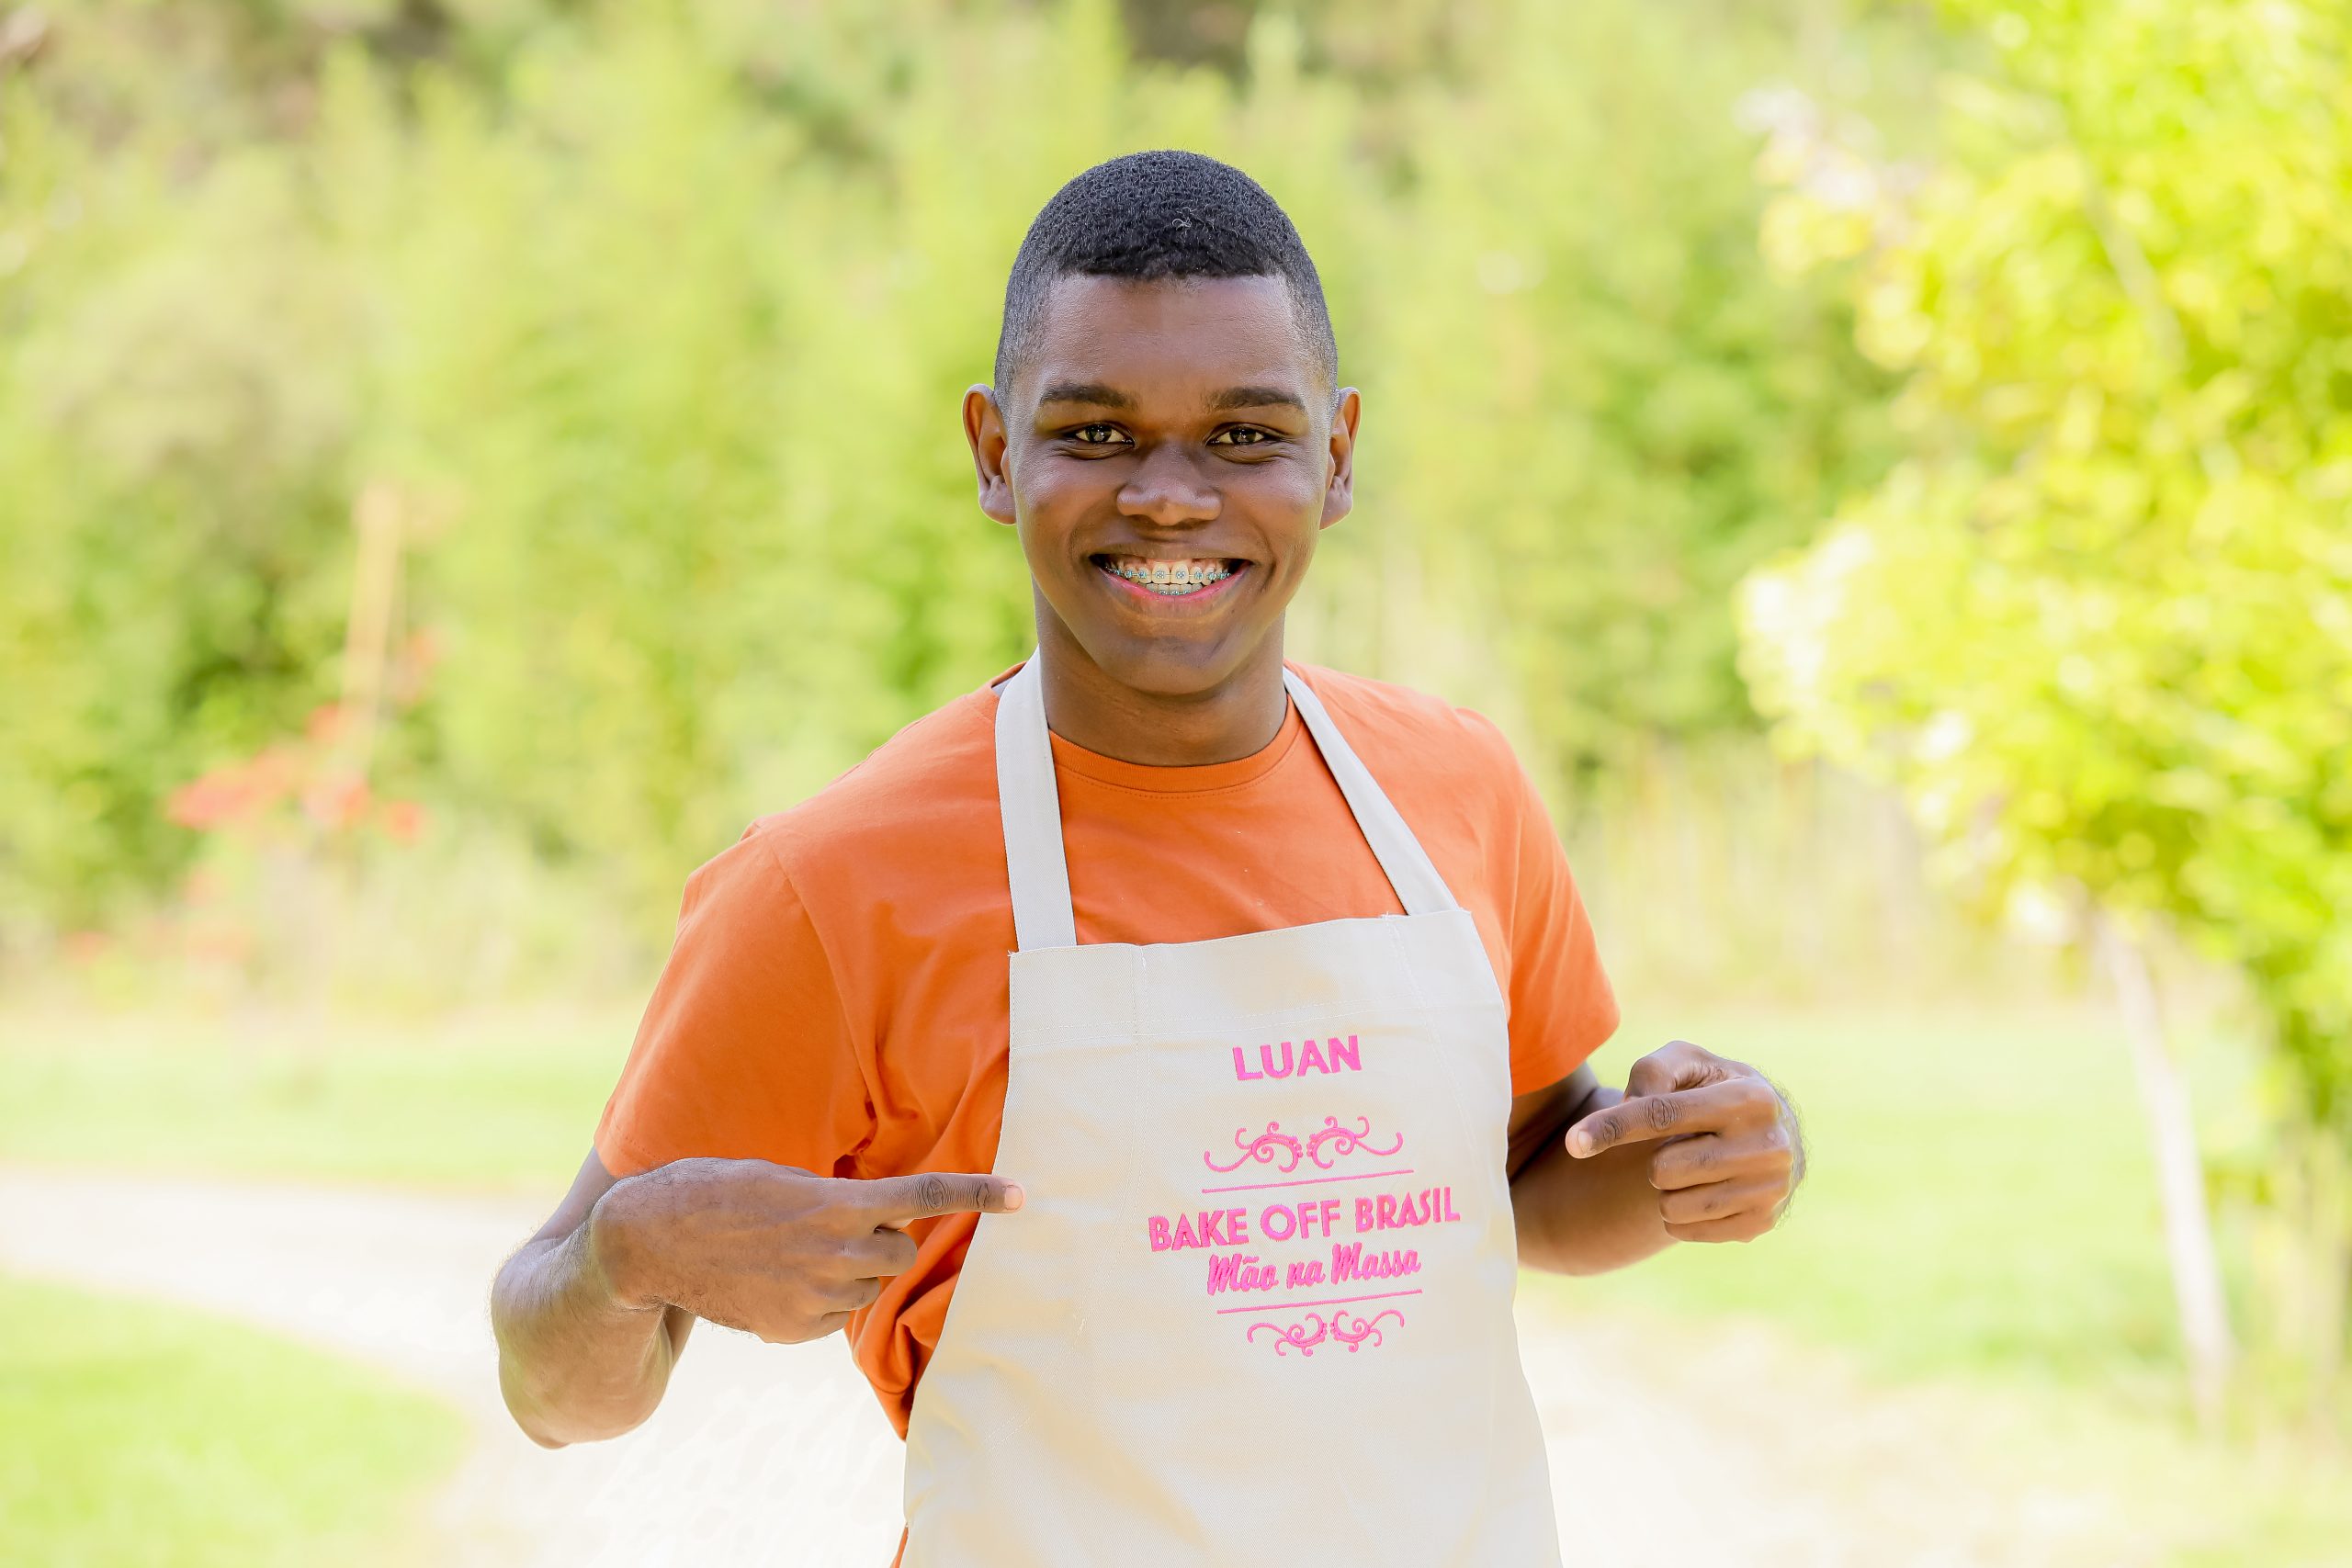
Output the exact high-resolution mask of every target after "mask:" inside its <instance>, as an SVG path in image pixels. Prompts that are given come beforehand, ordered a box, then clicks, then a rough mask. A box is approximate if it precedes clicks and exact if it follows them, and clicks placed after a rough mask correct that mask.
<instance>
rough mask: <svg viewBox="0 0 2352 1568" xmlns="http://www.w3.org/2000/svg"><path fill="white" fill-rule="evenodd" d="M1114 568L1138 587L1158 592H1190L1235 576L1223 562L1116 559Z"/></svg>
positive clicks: (1112, 568)
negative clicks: (1145, 561) (1147, 561)
mask: <svg viewBox="0 0 2352 1568" xmlns="http://www.w3.org/2000/svg"><path fill="white" fill-rule="evenodd" d="M1111 570H1112V571H1113V572H1114V573H1116V574H1117V575H1118V576H1120V577H1124V578H1125V579H1126V580H1127V581H1129V582H1132V583H1135V584H1136V585H1137V586H1138V587H1142V588H1148V589H1150V590H1151V591H1152V592H1155V593H1170V594H1174V593H1189V592H1192V591H1193V589H1195V588H1204V587H1206V586H1207V585H1208V584H1210V583H1212V582H1222V581H1225V580H1226V579H1227V578H1228V577H1230V576H1232V575H1233V574H1232V572H1231V571H1229V570H1227V568H1226V566H1225V564H1224V563H1223V562H1222V561H1214V562H1204V561H1164V560H1162V561H1153V562H1151V563H1150V564H1149V565H1148V566H1147V565H1146V564H1144V563H1143V562H1141V561H1124V560H1123V561H1114V563H1113V564H1112V567H1111Z"/></svg>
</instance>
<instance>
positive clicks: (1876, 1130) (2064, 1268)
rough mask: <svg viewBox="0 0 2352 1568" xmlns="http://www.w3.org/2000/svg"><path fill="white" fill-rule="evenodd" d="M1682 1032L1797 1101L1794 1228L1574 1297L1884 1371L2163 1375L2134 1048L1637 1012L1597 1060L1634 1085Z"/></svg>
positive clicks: (1928, 1028) (1647, 1268) (2016, 1029)
mask: <svg viewBox="0 0 2352 1568" xmlns="http://www.w3.org/2000/svg"><path fill="white" fill-rule="evenodd" d="M1676 1036H1679V1037H1681V1038H1684V1039H1688V1040H1691V1041H1694V1042H1696V1043H1699V1044H1702V1045H1704V1046H1706V1047H1707V1048H1708V1049H1710V1050H1713V1051H1715V1052H1718V1053H1720V1054H1722V1055H1726V1056H1733V1057H1736V1058H1738V1059H1740V1060H1742V1061H1747V1062H1750V1063H1752V1064H1754V1065H1755V1066H1757V1067H1758V1068H1760V1069H1761V1070H1762V1071H1764V1072H1765V1073H1767V1074H1769V1075H1770V1076H1771V1077H1772V1078H1773V1080H1774V1081H1775V1082H1777V1083H1779V1084H1780V1085H1781V1087H1782V1088H1783V1089H1786V1090H1787V1091H1788V1093H1789V1095H1790V1097H1791V1099H1792V1100H1794V1102H1795V1104H1796V1106H1797V1111H1798V1114H1799V1117H1800V1119H1801V1120H1802V1122H1803V1123H1804V1136H1805V1145H1806V1150H1807V1156H1808V1169H1807V1173H1806V1177H1805V1180H1804V1185H1803V1186H1802V1187H1801V1188H1800V1190H1799V1191H1798V1193H1797V1197H1796V1200H1795V1201H1794V1202H1793V1203H1792V1206H1791V1208H1790V1211H1789V1213H1788V1214H1787V1215H1786V1216H1785V1217H1784V1218H1783V1220H1782V1222H1781V1227H1780V1228H1779V1229H1778V1230H1776V1231H1774V1232H1773V1233H1772V1234H1771V1235H1768V1236H1765V1237H1763V1238H1761V1239H1760V1240H1758V1241H1756V1242H1753V1243H1749V1244H1745V1245H1742V1244H1724V1245H1693V1244H1682V1245H1677V1246H1675V1247H1669V1248H1668V1250H1667V1251H1666V1252H1665V1253H1663V1254H1661V1255H1659V1256H1658V1257H1657V1258H1650V1259H1648V1260H1646V1261H1645V1262H1644V1263H1643V1264H1642V1265H1641V1266H1640V1267H1639V1268H1635V1269H1625V1270H1623V1271H1621V1272H1618V1273H1615V1274H1611V1275H1604V1276H1601V1277H1600V1278H1597V1279H1592V1280H1576V1281H1573V1282H1571V1283H1570V1284H1569V1285H1567V1286H1566V1287H1565V1288H1564V1289H1565V1291H1566V1293H1570V1294H1573V1295H1575V1296H1577V1298H1579V1299H1582V1300H1586V1301H1589V1302H1592V1303H1597V1304H1606V1305H1611V1306H1622V1307H1627V1308H1633V1309H1639V1310H1660V1309H1663V1310H1679V1311H1686V1312H1692V1313H1705V1314H1720V1313H1749V1314H1757V1315H1758V1316H1763V1317H1768V1318H1770V1319H1771V1320H1773V1321H1774V1322H1776V1323H1777V1324H1779V1325H1781V1326H1783V1327H1786V1328H1790V1329H1792V1330H1794V1331H1796V1332H1797V1333H1798V1334H1799V1335H1800V1336H1801V1337H1804V1338H1807V1339H1810V1340H1813V1341H1815V1342H1817V1343H1820V1344H1824V1345H1834V1346H1837V1347H1839V1348H1843V1349H1847V1350H1849V1351H1852V1352H1855V1353H1856V1354H1858V1355H1860V1357H1861V1358H1862V1359H1863V1360H1864V1361H1865V1363H1866V1364H1867V1365H1868V1366H1869V1368H1870V1369H1871V1370H1872V1371H1876V1372H1880V1373H1883V1374H1886V1375H1890V1376H1913V1375H1919V1374H1923V1373H1934V1372H1946V1371H1994V1370H1998V1371H2011V1372H2018V1373H2022V1374H2024V1375H2026V1376H2029V1377H2031V1378H2033V1379H2035V1380H2036V1381H2052V1382H2098V1383H2100V1384H2104V1385H2109V1386H2112V1385H2114V1384H2116V1383H2117V1382H2128V1383H2142V1382H2146V1381H2147V1380H2150V1379H2160V1380H2162V1379H2169V1377H2170V1375H2171V1368H2172V1366H2173V1358H2174V1356H2175V1335H2174V1327H2173V1320H2172V1294H2171V1284H2170V1280H2169V1276H2168V1274H2167V1273H2166V1270H2165V1254H2164V1240H2163V1232H2162V1228H2161V1221H2160V1216H2159V1213H2158V1211H2157V1206H2156V1186H2155V1179H2154V1170H2153V1165H2152V1161H2151V1157H2150V1155H2149V1152H2148V1145H2147V1138H2146V1134H2145V1131H2144V1128H2143V1122H2142V1120H2141V1112H2140V1102H2139V1096H2138V1090H2137V1089H2136V1088H2135V1087H2134V1085H2133V1083H2132V1080H2131V1070H2130V1063H2129V1060H2128V1058H2127V1057H2126V1055H2125V1052H2124V1045H2123V1043H2122V1041H2121V1040H2120V1038H2118V1037H2117V1036H2116V1035H2115V1034H2114V1032H2112V1031H2111V1029H2109V1028H2108V1027H2106V1026H2105V1025H2104V1024H2103V1023H2102V1022H2100V1021H2097V1020H2096V1019H2086V1018H2084V1017H2081V1016H2075V1015H2068V1014H2065V1013H2056V1012H2053V1013H2045V1014H2041V1015H2039V1016H2037V1015H2035V1014H2032V1013H2025V1012H2003V1013H1997V1014H1986V1015H1985V1016H1982V1017H1968V1016H1955V1015H1952V1014H1950V1013H1945V1014H1940V1015H1939V1014H1937V1013H1934V1012H1928V1011H1922V1012H1920V1013H1917V1014H1909V1015H1906V1014H1905V1013H1904V1012H1901V1011H1898V1010H1884V1011H1881V1010H1873V1011H1872V1012H1871V1013H1868V1014H1852V1015H1840V1014H1837V1013H1815V1014H1808V1015H1789V1014H1776V1013H1771V1012H1762V1013H1753V1014H1748V1015H1746V1016H1720V1017H1710V1016H1705V1015H1699V1016H1692V1017H1688V1018H1684V1019H1679V1020H1676V1021H1673V1024H1672V1027H1671V1028H1668V1027H1665V1026H1663V1025H1660V1024H1657V1023H1654V1022H1652V1021H1650V1020H1647V1019H1643V1018H1630V1017H1629V1019H1628V1020H1627V1024H1626V1027H1625V1028H1624V1029H1623V1031H1621V1032H1620V1034H1619V1036H1618V1039H1617V1041H1616V1042H1614V1043H1611V1045H1609V1046H1608V1047H1606V1048H1605V1049H1604V1050H1603V1052H1602V1053H1601V1055H1600V1057H1599V1058H1598V1059H1597V1061H1596V1068H1597V1070H1598V1071H1599V1072H1600V1076H1601V1077H1602V1079H1603V1081H1604V1082H1610V1083H1615V1084H1620V1085H1622V1084H1623V1082H1624V1077H1625V1072H1626V1069H1627V1068H1628V1067H1630V1066H1632V1064H1633V1062H1634V1060H1635V1059H1636V1058H1637V1057H1639V1056H1640V1055H1643V1054H1644V1053H1645V1052H1647V1051H1650V1050H1654V1049H1656V1048H1657V1046H1658V1045H1659V1044H1661V1043H1664V1042H1665V1041H1666V1040H1668V1039H1669V1038H1673V1037H1676Z"/></svg>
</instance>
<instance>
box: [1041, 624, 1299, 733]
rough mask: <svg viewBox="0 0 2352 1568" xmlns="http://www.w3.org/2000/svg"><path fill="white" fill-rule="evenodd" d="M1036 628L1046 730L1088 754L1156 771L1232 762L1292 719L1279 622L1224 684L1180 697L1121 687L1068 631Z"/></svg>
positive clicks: (1065, 629)
mask: <svg viewBox="0 0 2352 1568" xmlns="http://www.w3.org/2000/svg"><path fill="white" fill-rule="evenodd" d="M1040 629H1041V632H1042V633H1043V635H1042V636H1041V638H1040V646H1041V650H1042V655H1043V658H1044V660H1045V681H1046V727H1047V728H1050V729H1052V731H1053V732H1054V733H1055V734H1057V735H1058V736H1060V737H1061V738H1062V739H1065V740H1068V741H1069V742H1070V743H1071V744H1073V745H1076V746H1083V747H1084V748H1086V750H1089V751H1094V752H1099V753H1100V754H1102V755H1103V756H1105V757H1114V758H1116V759H1118V760H1119V761H1123V762H1136V763H1140V764H1142V765H1143V766H1146V767H1154V768H1188V767H1201V766H1205V765H1206V764H1209V763H1212V762H1231V761H1238V760H1239V759H1240V758H1243V757H1248V756H1251V755H1253V754H1255V753H1256V752H1259V751H1262V750H1265V749H1266V747H1268V746H1269V745H1271V744H1272V742H1273V739H1274V737H1275V736H1276V735H1278V734H1280V733H1281V732H1282V727H1283V719H1284V717H1286V716H1288V714H1289V711H1290V697H1289V694H1287V693H1285V692H1284V691H1283V640H1282V626H1281V624H1280V623H1279V622H1277V623H1276V624H1275V626H1274V627H1273V628H1272V631H1271V632H1270V633H1268V635H1267V637H1266V639H1265V641H1264V642H1263V643H1261V645H1260V646H1259V648H1258V649H1256V650H1255V651H1253V652H1252V653H1251V654H1250V657H1249V658H1248V659H1247V660H1243V662H1242V664H1241V665H1240V667H1239V668H1238V669H1237V670H1235V671H1233V673H1232V674H1230V675H1228V676H1227V677H1226V679H1225V680H1224V681H1222V682H1219V683H1218V684H1217V685H1216V686H1214V687H1212V688H1210V689H1209V690H1207V691H1204V692H1197V693H1188V694H1183V695H1181V696H1167V695H1162V694H1159V693H1155V692H1143V691H1137V690H1136V688H1134V687H1133V686H1128V685H1125V684H1122V683H1121V682H1117V681H1115V680H1114V679H1112V678H1111V676H1109V675H1108V674H1106V673H1104V672H1103V670H1102V668H1101V667H1100V666H1098V665H1097V664H1096V663H1095V662H1094V661H1093V660H1091V659H1090V658H1089V657H1087V654H1086V651H1085V649H1081V648H1080V647H1079V645H1078V641H1077V639H1076V638H1074V637H1071V636H1070V635H1069V630H1068V629H1067V628H1066V627H1063V626H1053V627H1051V628H1050V629H1046V628H1040Z"/></svg>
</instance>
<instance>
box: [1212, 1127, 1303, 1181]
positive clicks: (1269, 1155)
mask: <svg viewBox="0 0 2352 1568" xmlns="http://www.w3.org/2000/svg"><path fill="white" fill-rule="evenodd" d="M1233 1145H1234V1147H1236V1148H1238V1149H1239V1150H1240V1151H1241V1157H1240V1158H1239V1159H1237V1160H1235V1161H1234V1162H1233V1163H1232V1164H1231V1165H1219V1164H1217V1163H1216V1160H1214V1159H1212V1158H1210V1157H1209V1156H1208V1154H1207V1153H1206V1152H1205V1151H1204V1153H1203V1154H1202V1155H1201V1162H1202V1163H1203V1164H1204V1165H1206V1166H1207V1167H1208V1168H1210V1169H1211V1170H1214V1171H1216V1172H1217V1173H1218V1174H1219V1175H1223V1174H1224V1173H1225V1172H1227V1171H1232V1170H1239V1169H1240V1168H1242V1167H1243V1166H1245V1165H1248V1164H1249V1163H1250V1161H1251V1160H1256V1161H1257V1162H1258V1163H1259V1164H1260V1165H1272V1164H1273V1163H1274V1161H1275V1160H1277V1159H1283V1158H1287V1159H1288V1161H1289V1163H1288V1164H1286V1165H1284V1166H1283V1168H1282V1169H1283V1174H1284V1175H1285V1176H1287V1175H1288V1174H1290V1172H1292V1171H1294V1170H1296V1169H1297V1168H1298V1161H1299V1156H1300V1154H1301V1153H1302V1152H1303V1151H1302V1150H1301V1149H1300V1147H1299V1143H1298V1140H1297V1139H1296V1138H1294V1137H1292V1136H1291V1135H1290V1134H1288V1133H1285V1132H1283V1124H1282V1123H1281V1122H1267V1123H1266V1130H1265V1131H1264V1132H1262V1133H1261V1134H1258V1135H1257V1136H1256V1137H1254V1138H1253V1137H1251V1136H1250V1129H1249V1128H1247V1127H1242V1128H1239V1129H1237V1130H1236V1131H1235V1133H1234V1134H1233Z"/></svg>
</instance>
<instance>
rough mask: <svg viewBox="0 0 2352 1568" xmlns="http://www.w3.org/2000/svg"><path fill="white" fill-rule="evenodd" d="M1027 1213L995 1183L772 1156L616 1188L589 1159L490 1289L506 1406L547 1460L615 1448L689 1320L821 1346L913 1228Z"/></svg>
mask: <svg viewBox="0 0 2352 1568" xmlns="http://www.w3.org/2000/svg"><path fill="white" fill-rule="evenodd" d="M1021 1201H1022V1194H1021V1188H1020V1185H1019V1184H1018V1183H1017V1182H1013V1181H1011V1180H1008V1179H1005V1178H1004V1177H1001V1176H996V1175H975V1174H969V1173H950V1172H944V1171H921V1172H915V1173H912V1174H910V1175H906V1176H890V1177H884V1178H882V1179H878V1180H872V1181H865V1180H852V1179H846V1178H841V1177H831V1176H819V1175H817V1174H816V1173H815V1172H814V1171H810V1170H804V1169H802V1168H799V1167H798V1166H789V1165H776V1164H774V1163H772V1162H770V1161H767V1160H763V1159H711V1158H699V1157H696V1158H688V1159H675V1160H672V1161H671V1162H670V1163H669V1164H667V1165H660V1166H655V1167H654V1168H652V1169H650V1170H646V1171H640V1172H639V1173H638V1174H637V1175H634V1176H627V1177H622V1178H620V1179H614V1177H613V1176H612V1175H611V1173H610V1172H609V1171H608V1170H607V1169H606V1168H605V1163H604V1161H603V1159H602V1158H601V1157H599V1156H597V1154H596V1153H595V1152H594V1150H593V1149H592V1150H591V1151H590V1152H589V1155H588V1158H587V1159H586V1161H585V1162H583V1163H582V1166H581V1168H580V1174H579V1176H578V1177H577V1178H575V1179H574V1180H573V1181H572V1184H571V1193H570V1194H569V1195H568V1196H566V1197H565V1199H564V1201H563V1203H562V1205H561V1206H560V1207H559V1208H558V1209H557V1210H556V1212H555V1214H554V1216H553V1217H552V1218H550V1219H549V1220H548V1223H547V1224H545V1225H543V1226H542V1227H540V1230H539V1234H538V1235H536V1236H533V1237H532V1238H531V1239H530V1240H529V1241H528V1242H526V1243H525V1244H524V1246H523V1247H522V1249H521V1250H520V1251H518V1252H516V1253H515V1256H514V1257H512V1258H508V1259H507V1260H506V1264H505V1266H504V1267H503V1268H502V1269H500V1270H499V1271H498V1280H497V1282H496V1283H495V1284H494V1285H492V1288H491V1298H490V1316H491V1325H492V1330H493V1332H495V1333H496V1335H497V1337H498V1384H499V1388H500V1390H501V1392H503V1393H504V1394H505V1396H506V1408H507V1409H508V1410H509V1411H510V1412H512V1413H513V1415H514V1416H515V1424H516V1425H518V1426H520V1427H522V1428H523V1430H524V1431H525V1432H526V1434H528V1436H529V1437H530V1438H531V1440H532V1441H534V1442H536V1443H538V1444H540V1445H541V1446H543V1447H546V1448H560V1447H562V1446H563V1445H564V1444H566V1443H579V1442H592V1441H594V1440H595V1439H597V1438H613V1437H618V1436H619V1435H620V1434H621V1433H623V1432H626V1431H628V1430H629V1429H630V1428H631V1427H635V1426H637V1425H638V1424H639V1422H641V1421H643V1420H644V1419H645V1418H646V1417H647V1416H650V1415H652V1414H653V1408H654V1406H655V1405H657V1404H661V1402H662V1391H663V1390H664V1389H666V1388H667V1387H668V1386H669V1383H670V1371H671V1369H672V1368H673V1367H674V1366H675V1365H676V1364H677V1359H678V1353H679V1351H680V1350H681V1349H683V1348H684V1346H685V1342H686V1330H687V1326H688V1325H690V1324H692V1323H693V1321H694V1320H695V1318H697V1317H707V1318H708V1319H710V1320H711V1321H712V1322H713V1323H718V1324H723V1325H726V1326H728V1327H729V1328H740V1329H741V1330H743V1331H744V1332H745V1333H747V1334H752V1335H756V1336H758V1337H760V1338H762V1339H764V1340H766V1341H767V1342H768V1343H769V1344H771V1345H797V1344H799V1343H801V1342H802V1341H804V1340H809V1339H817V1338H821V1337H824V1336H825V1335H828V1334H831V1333H832V1332H834V1331H835V1330H837V1329H839V1328H841V1327H842V1325H845V1324H847V1323H848V1322H849V1320H850V1314H853V1313H854V1312H856V1311H857V1310H858V1309H859V1308H861V1307H865V1306H870V1305H872V1304H873V1303H874V1302H875V1300H876V1298H877V1297H878V1296H880V1295H881V1293H882V1281H883V1280H887V1279H889V1278H890V1277H891V1276H893V1275H896V1274H902V1273H904V1272H906V1271H907V1269H910V1268H911V1267H913V1265H914V1262H915V1257H916V1253H917V1244H916V1242H915V1239H914V1237H912V1236H910V1235H908V1234H907V1228H908V1226H910V1224H913V1223H914V1222H915V1221H917V1220H929V1219H936V1218H937V1217H938V1216H940V1215H942V1214H950V1213H987V1214H999V1213H1008V1212H1010V1211H1012V1210H1014V1209H1018V1208H1019V1207H1021Z"/></svg>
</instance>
